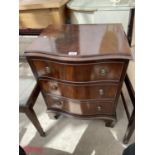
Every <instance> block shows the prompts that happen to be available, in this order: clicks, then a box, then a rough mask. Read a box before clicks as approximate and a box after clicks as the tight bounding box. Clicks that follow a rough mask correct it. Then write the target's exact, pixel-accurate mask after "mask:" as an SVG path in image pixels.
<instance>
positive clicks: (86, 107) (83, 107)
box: [45, 95, 114, 115]
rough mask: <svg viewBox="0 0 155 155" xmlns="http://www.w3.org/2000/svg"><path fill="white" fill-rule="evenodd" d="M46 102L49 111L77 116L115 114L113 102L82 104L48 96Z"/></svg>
mask: <svg viewBox="0 0 155 155" xmlns="http://www.w3.org/2000/svg"><path fill="white" fill-rule="evenodd" d="M45 98H46V102H47V106H48V109H52V110H58V111H63V112H67V113H71V114H77V115H98V114H107V115H112V114H113V113H114V103H113V102H108V101H106V102H103V101H97V100H96V101H89V102H81V101H78V100H68V99H63V98H58V97H54V96H51V95H46V96H45Z"/></svg>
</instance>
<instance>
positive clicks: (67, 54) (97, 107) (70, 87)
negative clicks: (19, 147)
mask: <svg viewBox="0 0 155 155" xmlns="http://www.w3.org/2000/svg"><path fill="white" fill-rule="evenodd" d="M25 55H26V57H27V60H28V62H29V64H30V66H31V69H32V71H33V73H34V76H35V78H36V80H37V81H38V83H39V86H40V88H41V92H42V95H43V97H44V100H45V103H46V105H47V109H48V110H49V111H51V112H55V113H58V114H65V115H68V116H74V117H79V118H98V119H103V120H105V122H106V126H112V125H114V122H115V121H116V106H117V102H118V98H119V96H120V93H121V88H122V83H123V80H124V77H125V74H126V70H127V66H128V62H129V60H130V59H131V58H132V56H131V51H130V47H129V45H128V41H127V38H126V35H125V33H124V31H123V28H122V25H120V24H91V25H89V24H86V25H62V26H57V27H55V26H52V25H49V26H48V27H47V28H46V29H45V30H44V31H43V32H42V33H41V35H40V36H39V37H38V38H37V39H36V40H35V41H34V42H33V43H32V44H31V45H30V47H29V48H28V49H27V50H26V51H25Z"/></svg>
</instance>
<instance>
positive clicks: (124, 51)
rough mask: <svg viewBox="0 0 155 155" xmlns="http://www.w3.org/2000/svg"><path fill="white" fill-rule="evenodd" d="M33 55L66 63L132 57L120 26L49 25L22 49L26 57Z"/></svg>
mask: <svg viewBox="0 0 155 155" xmlns="http://www.w3.org/2000/svg"><path fill="white" fill-rule="evenodd" d="M34 53H36V54H39V55H38V56H44V55H45V54H46V55H47V56H48V57H49V58H52V59H56V60H58V59H59V60H60V59H61V60H62V59H63V60H65V57H67V58H66V59H67V60H68V61H69V60H70V61H74V60H75V61H78V59H80V58H81V57H82V60H87V59H88V58H90V59H91V60H92V59H93V60H95V59H100V60H101V59H107V58H109V59H110V58H113V59H115V58H120V59H121V58H122V59H131V58H132V57H131V52H130V48H129V45H128V42H127V39H126V36H125V33H124V31H123V27H122V25H121V24H115V25H114V24H100V25H97V24H91V25H60V26H52V25H50V26H48V28H47V29H45V30H44V31H43V32H42V33H41V35H40V36H39V37H38V39H37V40H36V41H34V42H33V44H31V45H30V47H29V48H28V49H27V50H26V55H31V56H34V55H33V54H34ZM35 56H36V55H35ZM54 56H55V57H54ZM69 57H70V58H71V59H69ZM92 57H93V58H92Z"/></svg>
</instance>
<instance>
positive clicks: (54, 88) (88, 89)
mask: <svg viewBox="0 0 155 155" xmlns="http://www.w3.org/2000/svg"><path fill="white" fill-rule="evenodd" d="M39 83H40V86H41V88H42V90H43V92H45V93H48V94H53V95H57V96H63V97H66V98H71V99H80V100H86V99H112V100H113V99H114V98H115V96H116V93H117V88H118V85H117V84H103V83H99V84H87V85H86V84H78V85H77V84H76V85H75V84H67V83H62V82H56V81H51V80H39Z"/></svg>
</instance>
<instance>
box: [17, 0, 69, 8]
mask: <svg viewBox="0 0 155 155" xmlns="http://www.w3.org/2000/svg"><path fill="white" fill-rule="evenodd" d="M68 1H69V0H19V10H29V9H43V8H60V7H61V6H62V5H64V4H66V3H67V2H68Z"/></svg>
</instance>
